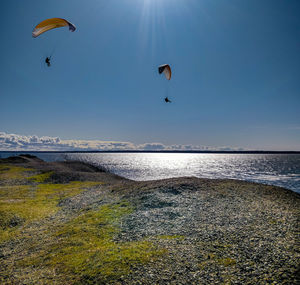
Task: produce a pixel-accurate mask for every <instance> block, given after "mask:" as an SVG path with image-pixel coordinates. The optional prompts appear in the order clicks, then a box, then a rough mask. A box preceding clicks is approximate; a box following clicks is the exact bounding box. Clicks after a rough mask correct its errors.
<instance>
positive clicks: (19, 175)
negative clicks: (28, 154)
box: [0, 164, 35, 181]
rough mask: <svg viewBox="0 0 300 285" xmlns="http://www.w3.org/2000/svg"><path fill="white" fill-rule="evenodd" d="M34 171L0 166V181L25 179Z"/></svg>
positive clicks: (5, 165) (6, 165)
mask: <svg viewBox="0 0 300 285" xmlns="http://www.w3.org/2000/svg"><path fill="white" fill-rule="evenodd" d="M33 171H35V170H34V169H31V168H25V167H19V166H11V165H8V164H0V181H1V180H2V181H5V180H20V179H25V178H26V177H28V175H30V173H32V172H33Z"/></svg>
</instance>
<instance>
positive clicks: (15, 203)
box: [0, 181, 100, 242]
mask: <svg viewBox="0 0 300 285" xmlns="http://www.w3.org/2000/svg"><path fill="white" fill-rule="evenodd" d="M98 184H100V182H77V181H76V182H71V183H69V184H39V185H37V186H30V185H16V186H1V187H0V212H1V213H6V215H3V217H2V219H3V221H2V222H1V223H2V224H3V226H1V227H0V242H2V241H4V240H7V239H8V238H10V237H11V236H12V234H14V231H15V230H16V229H17V228H18V226H20V225H21V223H19V224H16V225H15V226H14V227H12V226H4V225H7V224H10V225H12V224H13V223H12V222H10V221H11V217H15V218H14V219H15V220H22V221H23V223H22V224H24V223H28V222H31V221H33V220H37V219H42V218H44V217H46V216H50V215H52V214H54V213H55V212H57V211H58V209H59V207H58V203H59V202H60V201H61V200H62V199H65V198H68V197H72V196H75V195H77V194H79V193H80V192H82V191H83V190H84V189H86V188H89V187H92V186H95V185H98Z"/></svg>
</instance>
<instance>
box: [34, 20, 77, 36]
mask: <svg viewBox="0 0 300 285" xmlns="http://www.w3.org/2000/svg"><path fill="white" fill-rule="evenodd" d="M61 27H69V30H70V31H71V32H74V31H75V30H76V27H75V26H74V25H73V24H72V23H70V22H69V21H67V20H65V19H61V18H52V19H47V20H44V21H42V22H40V23H39V24H38V25H36V26H35V28H34V29H33V31H32V37H34V38H36V37H38V36H39V35H41V34H43V33H45V32H47V31H49V30H52V29H55V28H61Z"/></svg>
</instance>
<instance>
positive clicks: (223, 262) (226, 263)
mask: <svg viewBox="0 0 300 285" xmlns="http://www.w3.org/2000/svg"><path fill="white" fill-rule="evenodd" d="M218 263H219V264H220V265H224V266H234V265H235V264H236V261H235V260H234V259H232V258H229V257H227V258H220V259H218Z"/></svg>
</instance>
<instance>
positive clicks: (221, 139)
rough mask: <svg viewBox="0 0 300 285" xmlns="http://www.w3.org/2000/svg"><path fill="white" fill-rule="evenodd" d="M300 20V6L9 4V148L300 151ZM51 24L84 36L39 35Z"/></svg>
mask: <svg viewBox="0 0 300 285" xmlns="http://www.w3.org/2000/svg"><path fill="white" fill-rule="evenodd" d="M299 15H300V1H298V0H288V1H283V0H264V1H261V0H243V1H241V0H216V1H211V0H109V1H107V0H105V1H104V0H86V1H82V0H72V1H68V0H64V1H61V0H51V1H48V0H47V1H46V0H44V1H38V0H35V1H33V0H26V1H23V0H14V1H11V0H1V1H0V22H1V25H0V34H1V45H0V150H6V149H10V150H12V149H18V148H20V149H22V148H26V146H27V148H28V145H30V148H32V149H36V150H39V149H43V148H46V149H51V148H52V149H57V145H60V146H61V145H63V146H66V145H67V146H66V148H67V149H72V147H74V148H77V149H88V150H90V149H94V148H96V149H104V148H106V149H107V148H110V147H111V149H115V147H116V145H118V144H120V143H121V144H122V143H125V148H126V146H128V148H130V149H132V148H137V149H143V148H145V149H147V147H149V146H150V148H152V149H153V148H154V149H155V147H158V149H160V147H159V146H161V148H167V149H176V148H179V149H191V148H195V149H220V148H221V149H222V148H228V149H252V150H297V151H299V150H300V111H299V110H300V17H299ZM53 17H60V18H65V19H67V20H69V21H70V22H71V23H73V24H74V25H75V26H76V28H77V29H76V31H75V32H74V33H71V32H70V31H68V29H67V28H59V29H54V30H52V31H49V32H46V33H44V34H43V35H41V36H40V37H38V38H32V36H31V33H32V30H33V28H34V26H35V25H37V24H38V23H39V22H40V21H42V20H44V19H47V18H53ZM50 55H51V56H52V57H51V62H52V65H51V67H49V68H48V67H47V66H46V65H45V64H44V60H45V57H46V56H50ZM165 63H168V64H169V65H170V66H171V68H172V79H171V80H170V81H167V80H166V79H165V78H164V77H163V76H162V75H159V74H158V72H157V67H158V66H159V65H161V64H165ZM165 96H168V97H169V98H170V99H171V100H172V103H170V104H169V103H168V104H166V103H165V102H164V100H163V99H164V97H165ZM49 141H51V143H49ZM52 143H53V146H52ZM103 144H105V147H104V146H103ZM84 145H85V146H87V147H84ZM129 145H130V147H129ZM59 149H60V148H59Z"/></svg>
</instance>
